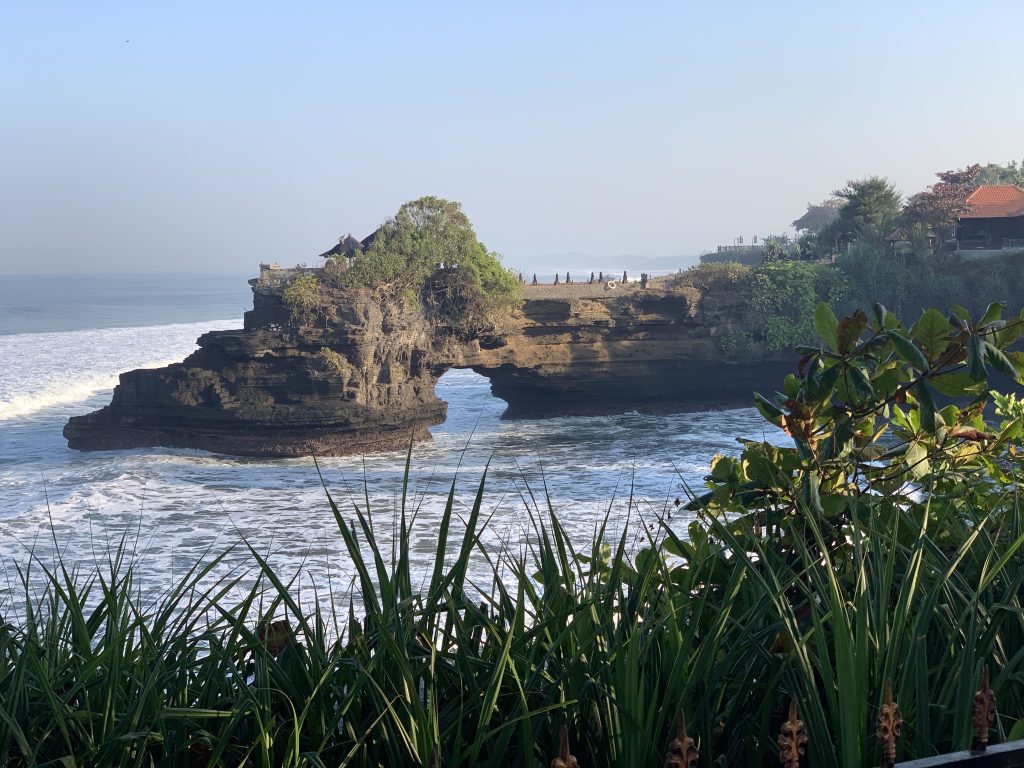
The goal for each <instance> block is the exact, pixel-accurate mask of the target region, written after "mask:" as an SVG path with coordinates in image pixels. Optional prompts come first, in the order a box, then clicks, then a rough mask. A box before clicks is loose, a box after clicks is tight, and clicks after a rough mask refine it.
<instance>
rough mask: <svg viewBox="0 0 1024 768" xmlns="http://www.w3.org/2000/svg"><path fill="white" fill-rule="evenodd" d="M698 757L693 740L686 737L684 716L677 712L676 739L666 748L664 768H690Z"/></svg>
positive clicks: (698, 753) (681, 712)
mask: <svg viewBox="0 0 1024 768" xmlns="http://www.w3.org/2000/svg"><path fill="white" fill-rule="evenodd" d="M699 757H700V752H698V751H697V746H696V745H695V744H694V743H693V739H691V738H690V737H689V736H687V735H686V714H685V713H684V712H683V711H682V710H679V726H678V729H677V730H676V737H675V738H674V739H672V743H671V744H670V745H669V747H668V755H667V756H666V757H665V768H691V766H693V764H694V763H696V762H697V759H698V758H699Z"/></svg>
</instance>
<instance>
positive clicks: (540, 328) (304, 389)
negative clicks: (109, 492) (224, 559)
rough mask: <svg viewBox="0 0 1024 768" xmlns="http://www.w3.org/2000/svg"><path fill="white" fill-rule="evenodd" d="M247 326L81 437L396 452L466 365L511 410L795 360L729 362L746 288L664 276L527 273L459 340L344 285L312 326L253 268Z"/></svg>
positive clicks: (83, 427)
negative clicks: (647, 280)
mask: <svg viewBox="0 0 1024 768" xmlns="http://www.w3.org/2000/svg"><path fill="white" fill-rule="evenodd" d="M250 282H251V283H252V285H253V292H254V303H253V310H252V311H250V312H248V313H247V314H246V317H245V327H244V328H243V329H242V330H234V331H217V332H213V333H207V334H205V335H203V336H202V337H201V338H200V339H199V342H198V343H199V347H200V348H199V350H198V351H196V352H195V353H194V354H192V355H191V356H189V357H188V358H187V359H186V360H184V361H183V362H181V363H177V364H175V365H171V366H168V367H166V368H160V369H154V370H138V371H130V372H128V373H124V374H122V375H121V378H120V384H119V385H118V386H117V388H116V389H115V390H114V397H113V400H112V401H111V403H110V405H108V406H107V407H105V408H103V409H101V410H99V411H96V412H94V413H91V414H88V415H86V416H77V417H74V418H72V419H71V420H70V421H69V422H68V424H67V426H66V427H65V429H64V435H65V437H67V439H68V444H69V446H70V447H72V448H78V449H82V450H102V449H123V448H136V447H144V446H169V447H182V448H199V449H204V450H209V451H215V452H219V453H228V454H235V455H252V456H297V455H306V454H310V453H315V454H318V455H341V454H350V453H368V452H374V451H384V450H395V449H401V448H404V447H406V446H407V445H408V444H409V442H410V440H420V439H424V438H426V437H428V436H429V433H428V432H427V428H428V427H429V426H431V425H434V424H438V423H440V422H442V421H444V418H445V415H446V410H447V405H446V404H445V403H444V402H442V401H440V400H438V398H437V397H436V395H435V394H434V386H435V384H436V383H437V380H438V378H439V377H440V376H441V375H442V374H443V373H444V372H445V371H446V370H447V369H448V368H451V367H459V368H472V369H473V370H475V371H477V372H479V373H481V374H483V375H485V376H487V377H488V378H489V379H490V381H491V388H492V391H493V392H494V394H495V395H496V396H498V397H500V398H502V399H503V400H505V401H506V402H507V403H508V410H507V412H506V414H505V415H506V417H508V418H517V417H525V418H531V417H543V416H557V415H568V414H585V415H588V414H606V413H616V412H620V413H621V412H624V411H630V410H637V411H641V412H658V411H678V410H694V409H707V408H715V407H728V406H739V405H749V404H750V403H751V395H752V392H753V391H754V390H755V389H765V390H771V389H772V388H774V387H775V386H777V383H778V382H780V381H781V379H782V376H783V375H784V372H785V370H786V369H788V368H789V367H790V366H789V365H788V364H785V363H779V362H764V363H759V364H745V365H735V364H729V363H726V362H724V361H723V360H722V354H721V352H720V350H719V347H718V341H717V337H718V336H720V335H722V334H724V333H728V332H730V331H734V330H740V329H742V328H743V327H744V322H745V321H744V317H745V313H746V310H745V306H746V299H747V296H746V295H745V292H744V291H742V290H738V289H736V290H732V289H728V290H711V289H704V290H702V289H699V288H696V287H694V286H690V285H685V284H680V281H676V280H672V279H664V280H657V281H653V282H652V283H651V285H650V287H648V288H647V289H646V290H641V289H639V288H637V287H634V286H630V287H626V288H622V287H620V288H618V289H615V290H605V289H604V288H603V286H599V285H598V286H586V285H580V286H576V285H573V286H565V287H564V288H562V289H554V288H552V287H551V286H541V287H539V288H531V287H527V288H526V289H525V290H524V303H523V307H522V309H521V310H520V311H518V312H515V313H513V314H512V316H511V317H509V318H506V319H505V321H504V327H502V328H500V329H499V331H498V332H497V333H495V334H494V335H491V336H488V337H486V338H474V339H464V338H458V337H456V336H454V335H452V334H451V333H449V332H447V331H445V330H444V329H437V328H434V327H432V325H431V324H430V323H429V322H428V321H427V319H426V318H425V317H424V316H423V314H422V313H421V312H420V311H419V309H418V308H416V307H415V306H413V305H412V304H411V303H408V302H404V301H401V300H392V301H382V300H380V299H378V298H376V297H375V296H374V295H373V294H372V293H371V292H369V291H363V292H358V293H356V294H354V295H353V294H351V293H350V294H347V295H345V296H344V297H341V296H338V297H335V298H337V301H336V302H334V304H333V310H332V312H333V314H332V316H331V317H329V318H328V319H326V320H320V321H318V322H317V323H315V324H313V325H312V326H310V325H307V326H303V327H298V326H297V325H296V324H294V323H292V322H291V319H290V316H289V312H288V311H287V309H286V308H285V307H284V305H283V304H282V302H281V299H280V290H281V287H282V285H283V282H282V281H281V280H280V279H277V280H275V279H267V277H266V276H265V277H264V278H262V279H259V280H253V281H250Z"/></svg>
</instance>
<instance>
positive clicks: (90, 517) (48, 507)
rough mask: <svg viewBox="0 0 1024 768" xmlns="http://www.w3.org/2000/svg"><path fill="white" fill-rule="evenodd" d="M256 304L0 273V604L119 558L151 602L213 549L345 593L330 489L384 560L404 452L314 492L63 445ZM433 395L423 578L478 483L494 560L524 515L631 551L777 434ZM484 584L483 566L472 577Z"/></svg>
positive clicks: (225, 296) (740, 419)
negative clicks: (750, 446) (37, 578)
mask: <svg viewBox="0 0 1024 768" xmlns="http://www.w3.org/2000/svg"><path fill="white" fill-rule="evenodd" d="M247 306H251V294H250V293H249V288H248V286H247V284H246V276H244V275H227V276H199V275H163V276H145V277H141V276H117V277H91V278H52V277H38V278H23V277H19V278H6V277H5V278H0V560H2V566H3V567H2V570H0V600H2V599H3V598H4V597H5V595H6V597H7V599H10V597H11V596H12V594H17V593H18V592H19V590H20V587H19V586H18V571H19V570H21V571H22V572H24V571H25V569H26V568H28V569H29V571H30V572H31V571H33V570H38V569H35V568H34V566H36V565H45V566H46V567H53V566H54V565H55V564H56V563H58V562H62V563H64V564H65V565H71V566H73V567H75V568H77V569H79V570H80V571H81V572H82V573H89V572H91V571H92V570H94V569H95V568H97V567H100V568H102V567H105V564H107V563H108V562H109V559H110V557H111V554H112V553H113V552H115V551H117V550H118V549H119V548H120V549H122V550H123V551H124V552H125V553H126V554H127V556H128V558H129V559H130V560H131V561H132V562H133V563H134V564H135V567H136V570H137V573H138V575H139V578H140V579H141V587H142V588H143V589H150V590H155V591H159V590H161V589H162V588H165V587H166V586H167V585H168V584H170V583H172V581H173V580H174V579H175V578H176V577H178V576H181V575H182V574H184V573H185V572H186V571H187V570H188V569H189V568H191V567H193V565H195V564H196V563H197V562H204V561H206V560H208V559H210V558H212V557H215V556H217V555H223V554H224V553H227V554H226V556H225V557H224V559H223V560H222V561H221V563H220V565H219V566H218V568H217V570H216V571H215V573H216V574H220V575H227V574H250V575H251V574H254V573H255V570H254V567H255V562H254V559H253V557H252V555H251V552H250V551H249V549H248V547H252V548H253V549H254V550H256V551H257V552H259V553H260V554H261V555H262V556H264V557H266V558H267V559H268V560H269V562H270V563H271V565H272V566H273V567H274V568H275V570H277V571H279V572H280V573H281V574H288V575H297V578H298V581H297V582H296V583H297V584H300V585H306V586H309V585H317V586H318V587H319V588H321V589H323V588H324V587H325V586H329V587H330V588H331V589H333V590H334V591H335V592H336V593H338V594H342V593H344V592H345V591H346V590H347V589H348V587H349V584H350V583H351V578H352V568H351V563H350V560H349V558H348V556H347V554H346V553H345V550H344V545H343V541H342V539H341V536H340V534H339V533H338V529H337V524H336V522H335V519H334V516H333V514H332V512H331V509H330V506H329V505H328V503H327V500H326V494H327V492H328V491H329V492H330V493H331V495H332V496H333V498H334V499H335V501H336V502H337V504H338V506H339V508H340V510H341V512H342V513H343V514H344V515H346V516H349V517H353V518H354V509H355V508H356V507H359V508H364V507H365V506H366V501H365V500H366V497H367V496H368V497H369V499H370V507H371V510H372V519H373V523H374V526H375V531H376V534H377V537H378V539H379V541H380V542H381V543H382V545H383V546H384V549H385V552H388V551H389V550H388V546H389V545H390V542H391V531H392V530H393V525H394V521H395V518H396V515H397V514H398V509H399V507H400V500H401V496H402V476H403V470H404V468H405V463H406V458H407V456H406V453H405V452H404V451H399V452H393V453H387V454H378V455H371V456H365V457H360V456H350V457H342V458H323V459H321V460H320V471H321V473H322V478H323V480H321V475H320V474H319V473H318V471H317V468H316V466H315V465H314V463H313V460H312V459H310V458H296V459H257V458H238V457H230V456H222V455H217V454H211V453H205V452H201V451H190V450H179V449H173V450H172V449H164V448H150V449H141V450H131V451H99V452H91V453H81V452H78V451H72V450H70V449H68V447H67V444H66V442H65V440H64V438H63V437H62V435H61V430H62V429H63V427H64V424H65V423H66V421H67V419H68V418H69V417H70V416H73V415H77V414H83V413H87V412H89V411H92V410H95V409H97V408H100V407H102V406H104V405H106V404H107V403H108V402H109V401H110V396H111V390H112V389H113V387H114V385H115V384H116V382H117V375H118V374H119V373H120V372H122V371H127V370H131V369H135V368H141V367H151V366H161V365H165V364H167V363H170V362H174V361H177V360H181V359H183V358H184V357H186V356H187V355H188V354H189V353H191V352H192V351H193V350H194V349H195V348H196V347H195V340H196V338H197V337H198V336H199V335H201V334H202V333H204V332H206V331H209V330H215V329H228V328H239V327H241V316H242V312H243V311H244V310H245V309H246V308H247ZM437 392H438V396H439V397H441V398H442V399H444V400H446V401H447V402H448V420H447V421H446V422H445V423H444V424H442V425H440V426H437V427H435V428H433V429H432V430H431V433H432V435H433V440H431V441H430V442H425V443H421V444H418V445H416V446H415V447H414V448H413V450H412V455H411V473H410V474H411V480H410V486H409V489H408V492H407V498H408V502H407V505H406V506H407V510H409V511H410V512H413V511H414V512H415V517H416V519H415V523H414V526H413V532H412V540H411V543H412V557H413V563H412V565H413V569H414V573H415V574H416V576H417V577H419V578H422V577H423V576H424V575H425V574H426V573H428V572H429V568H430V567H431V566H432V564H433V556H434V551H435V548H436V542H437V522H438V520H439V519H440V515H441V514H442V511H443V509H444V505H445V501H446V498H447V496H448V493H449V489H450V488H451V487H452V484H453V483H454V486H455V499H456V503H455V511H456V513H457V515H459V516H460V517H463V518H464V517H465V516H466V515H467V514H468V513H469V510H470V508H471V506H472V503H473V498H474V495H475V493H476V489H477V486H478V485H479V483H480V479H481V477H482V476H483V475H484V473H485V472H486V473H487V483H486V493H485V497H484V504H483V510H482V511H483V516H484V517H485V518H486V519H487V521H488V522H487V525H486V531H485V535H484V537H483V541H484V543H485V546H487V547H488V548H489V549H491V550H493V551H498V550H499V549H502V548H509V549H511V550H512V551H513V552H518V551H519V549H520V548H521V547H522V546H523V545H524V543H525V542H526V541H527V539H528V537H529V536H530V535H531V530H532V528H531V525H530V511H531V510H533V511H534V513H535V514H536V512H537V510H538V509H539V511H540V512H541V513H545V514H546V512H547V508H548V503H549V502H550V505H551V507H552V508H553V509H554V511H555V513H556V514H557V516H558V518H559V520H560V522H561V523H562V525H563V526H564V527H565V529H566V530H567V532H568V533H569V535H570V537H571V538H572V539H573V541H574V543H576V544H577V545H578V546H579V547H580V548H581V549H585V548H587V547H588V546H589V543H590V541H592V539H593V535H594V532H595V528H596V526H598V525H599V524H600V523H601V522H602V521H603V520H604V519H605V517H606V516H607V517H608V518H609V520H610V525H611V529H612V530H613V531H621V530H623V529H624V528H625V529H626V530H627V531H628V533H629V540H630V543H631V546H641V545H642V544H643V542H644V539H645V533H644V532H645V531H647V530H649V529H650V527H651V526H652V525H654V524H655V523H656V522H657V521H658V520H659V519H665V520H669V517H670V516H671V520H669V524H670V525H672V526H674V527H675V528H677V529H678V530H679V531H680V533H683V534H684V535H685V530H686V526H687V524H688V523H689V521H690V520H691V519H692V518H691V516H690V515H689V514H688V513H682V512H680V510H679V509H677V507H676V505H675V500H676V499H677V498H681V499H683V500H685V499H686V497H687V491H688V489H693V490H696V491H698V492H699V491H700V490H702V488H703V478H704V476H705V475H706V474H707V471H708V466H709V462H710V461H711V459H712V457H713V456H714V455H715V454H716V453H727V454H736V453H738V452H739V445H738V443H737V438H739V437H746V438H754V439H762V438H764V437H766V436H767V437H768V438H769V439H772V440H778V439H779V436H778V435H777V434H768V435H766V433H765V429H766V428H768V427H766V425H765V423H764V422H763V420H761V419H760V417H759V416H758V415H757V412H756V411H754V410H753V409H738V410H728V411H718V412H701V413H686V414H679V415H669V416H665V415H658V416H645V415H640V414H638V413H626V414H622V415H616V416H605V417H567V418H555V419H546V420H526V421H503V420H501V414H502V411H503V410H504V408H505V404H504V402H502V401H501V400H498V399H496V398H495V397H493V396H492V395H491V393H490V389H489V385H488V382H487V380H486V379H485V378H483V377H482V376H479V375H477V374H474V373H473V372H472V371H468V370H453V371H449V372H448V373H446V374H445V375H444V376H443V377H442V379H441V381H440V382H439V384H438V388H437ZM769 429H770V428H769ZM487 573H488V568H487V564H486V562H485V561H484V560H483V559H482V558H478V561H477V562H476V563H475V565H474V569H473V571H472V572H471V575H472V576H473V577H474V578H478V579H480V580H481V581H485V580H486V578H487Z"/></svg>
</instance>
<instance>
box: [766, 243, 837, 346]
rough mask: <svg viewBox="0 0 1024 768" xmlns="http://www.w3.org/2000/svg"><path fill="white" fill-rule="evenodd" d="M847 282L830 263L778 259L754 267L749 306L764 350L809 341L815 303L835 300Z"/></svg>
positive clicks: (834, 301)
mask: <svg viewBox="0 0 1024 768" xmlns="http://www.w3.org/2000/svg"><path fill="white" fill-rule="evenodd" d="M846 285H847V281H846V279H845V277H844V276H843V274H842V273H841V272H839V271H838V270H837V269H836V268H835V267H833V266H831V265H830V264H815V263H808V262H802V261H780V262H773V263H769V264H761V265H760V266H758V267H756V268H754V270H753V275H752V286H753V287H752V291H751V296H750V309H751V314H752V316H753V321H754V323H755V324H756V325H757V326H758V327H760V328H763V329H764V331H763V340H764V343H765V347H766V349H767V350H768V351H769V352H779V351H782V350H785V349H791V348H792V347H794V346H796V345H798V344H803V343H806V342H808V341H810V340H811V339H812V338H813V337H814V325H813V322H812V318H813V315H814V307H815V305H816V304H817V303H818V302H819V301H821V300H826V301H828V302H829V303H831V304H835V303H838V302H839V301H841V299H842V297H843V295H844V294H845V292H846Z"/></svg>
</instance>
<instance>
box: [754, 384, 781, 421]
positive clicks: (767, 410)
mask: <svg viewBox="0 0 1024 768" xmlns="http://www.w3.org/2000/svg"><path fill="white" fill-rule="evenodd" d="M754 407H756V408H757V410H758V412H760V414H761V415H762V416H763V417H764V418H765V419H766V420H768V421H770V422H771V423H772V424H776V425H781V424H782V417H783V415H784V414H783V412H782V409H781V408H779V406H777V405H776V404H775V403H773V402H772V401H771V400H769V399H768V398H766V397H764V396H763V395H760V394H758V393H757V392H755V393H754Z"/></svg>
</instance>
